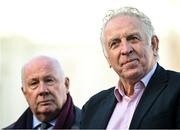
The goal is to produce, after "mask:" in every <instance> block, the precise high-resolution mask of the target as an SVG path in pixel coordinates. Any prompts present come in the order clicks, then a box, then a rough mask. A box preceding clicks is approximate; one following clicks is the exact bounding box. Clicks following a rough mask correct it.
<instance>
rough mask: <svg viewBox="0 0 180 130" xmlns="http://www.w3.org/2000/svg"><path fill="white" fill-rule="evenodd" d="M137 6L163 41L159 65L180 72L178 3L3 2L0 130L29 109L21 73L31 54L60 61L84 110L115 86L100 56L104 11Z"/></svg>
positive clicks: (168, 0)
mask: <svg viewBox="0 0 180 130" xmlns="http://www.w3.org/2000/svg"><path fill="white" fill-rule="evenodd" d="M121 6H134V7H137V8H138V9H139V10H141V11H143V12H144V13H145V14H146V15H147V16H149V17H150V19H151V20H152V23H153V25H154V27H155V31H156V33H157V35H158V37H159V39H160V47H159V48H160V50H159V55H160V59H159V63H160V64H161V65H162V66H164V68H166V69H172V70H176V71H180V66H179V65H180V44H179V42H180V24H179V23H180V17H179V12H180V1H179V0H151V1H145V0H74V1H73V0H64V1H62V0H26V1H25V0H0V128H3V127H5V126H7V125H9V124H11V123H12V122H14V121H16V119H17V118H18V117H19V116H20V115H21V114H22V113H23V111H24V110H25V109H26V108H27V106H28V105H27V103H26V101H25V99H24V96H23V94H22V92H21V89H20V88H21V80H20V77H21V76H20V70H21V67H22V65H23V64H24V63H25V62H26V61H28V60H29V59H30V58H32V57H33V56H37V55H48V56H52V57H55V58H57V59H58V60H59V61H60V63H61V64H62V66H63V68H64V70H65V73H66V75H67V76H68V77H69V78H70V92H71V95H72V96H73V100H74V103H75V104H76V105H77V106H79V107H80V108H81V107H82V105H83V104H84V103H85V102H86V101H87V100H88V99H89V97H90V96H92V95H94V94H95V93H97V92H99V91H101V90H103V89H107V88H110V87H112V86H114V85H116V83H117V81H118V77H117V75H116V74H115V73H114V72H113V70H112V69H110V68H109V66H108V64H107V62H106V59H105V58H104V55H103V53H102V48H101V44H100V40H99V37H100V28H101V26H102V19H103V17H104V15H105V12H106V11H107V10H109V9H113V8H119V7H121Z"/></svg>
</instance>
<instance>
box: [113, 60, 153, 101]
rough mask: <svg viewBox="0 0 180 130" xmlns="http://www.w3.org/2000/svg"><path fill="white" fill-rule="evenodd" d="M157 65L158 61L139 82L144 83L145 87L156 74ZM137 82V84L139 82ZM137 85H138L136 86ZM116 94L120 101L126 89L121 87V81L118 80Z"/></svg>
mask: <svg viewBox="0 0 180 130" xmlns="http://www.w3.org/2000/svg"><path fill="white" fill-rule="evenodd" d="M156 67H157V63H156V64H155V65H154V66H153V68H152V69H151V70H150V71H149V72H148V73H147V74H146V75H145V76H144V77H143V78H142V79H141V80H140V82H138V83H142V84H143V86H144V87H146V86H147V84H148V82H149V80H150V79H151V77H152V75H153V74H154V72H155V70H156ZM138 83H137V84H138ZM135 87H136V86H135ZM135 89H136V88H135ZM137 89H138V88H137ZM114 95H115V97H116V99H117V100H118V101H120V100H121V98H122V97H123V96H124V95H125V94H124V90H123V89H121V87H120V83H119V82H118V84H117V85H116V87H115V89H114Z"/></svg>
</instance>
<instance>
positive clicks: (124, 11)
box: [100, 7, 155, 56]
mask: <svg viewBox="0 0 180 130" xmlns="http://www.w3.org/2000/svg"><path fill="white" fill-rule="evenodd" d="M117 16H134V17H136V18H138V19H139V20H140V21H141V22H142V23H143V25H144V27H145V30H144V31H145V33H146V35H147V39H148V43H149V44H150V42H151V38H152V36H153V35H154V33H155V32H154V27H153V26H152V23H151V20H150V19H149V18H148V17H147V16H146V15H145V14H144V13H143V12H140V11H139V10H138V9H136V8H133V7H122V8H120V9H117V10H109V11H108V12H107V13H106V16H105V17H104V19H103V26H102V29H101V37H100V40H101V44H102V48H103V52H104V55H105V56H107V52H106V48H105V39H104V30H105V28H106V25H107V23H108V22H109V21H110V20H111V19H113V18H114V17H117Z"/></svg>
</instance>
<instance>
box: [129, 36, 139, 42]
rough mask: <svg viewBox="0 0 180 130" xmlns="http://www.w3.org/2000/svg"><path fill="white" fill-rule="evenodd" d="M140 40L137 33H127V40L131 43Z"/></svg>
mask: <svg viewBox="0 0 180 130" xmlns="http://www.w3.org/2000/svg"><path fill="white" fill-rule="evenodd" d="M140 40H141V37H140V36H139V35H129V36H128V37H127V41H131V42H132V43H136V42H138V41H140Z"/></svg>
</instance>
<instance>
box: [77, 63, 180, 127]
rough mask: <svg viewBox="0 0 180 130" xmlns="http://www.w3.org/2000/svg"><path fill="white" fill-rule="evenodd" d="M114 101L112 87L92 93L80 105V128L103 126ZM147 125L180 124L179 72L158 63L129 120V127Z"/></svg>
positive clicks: (110, 113) (167, 125)
mask: <svg viewBox="0 0 180 130" xmlns="http://www.w3.org/2000/svg"><path fill="white" fill-rule="evenodd" d="M116 103H117V100H116V98H115V96H114V88H110V89H108V90H104V91H102V92H100V93H98V94H96V95H95V96H93V97H91V98H90V100H89V101H88V102H87V103H86V104H85V105H84V106H83V109H82V115H81V116H82V119H81V123H80V128H83V129H105V128H106V127H107V124H108V122H109V120H110V118H111V115H112V112H113V111H114V108H115V105H116ZM117 118H118V116H117ZM146 128H150V129H153V128H156V129H170V128H171V129H173V128H180V73H177V72H173V71H168V70H164V69H163V68H162V67H161V66H159V65H158V66H157V68H156V70H155V73H154V74H153V76H152V77H151V79H150V81H149V83H148V85H147V87H146V88H145V91H144V93H143V95H142V97H141V99H140V101H139V103H138V105H137V108H136V110H135V112H134V115H133V118H132V120H131V123H130V129H146Z"/></svg>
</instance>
